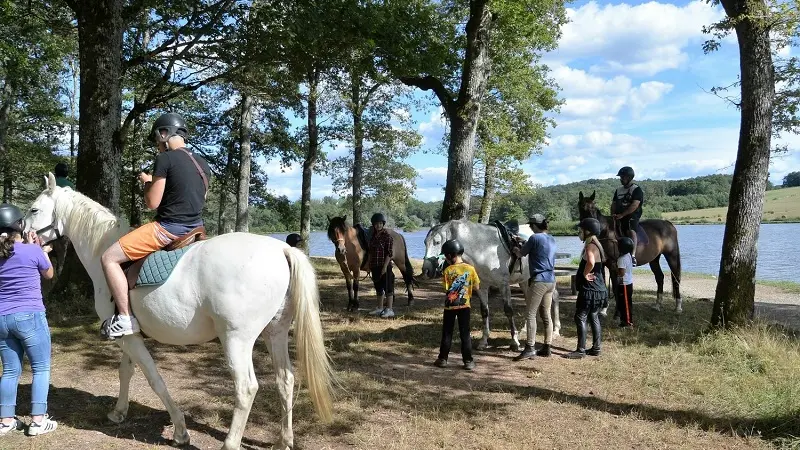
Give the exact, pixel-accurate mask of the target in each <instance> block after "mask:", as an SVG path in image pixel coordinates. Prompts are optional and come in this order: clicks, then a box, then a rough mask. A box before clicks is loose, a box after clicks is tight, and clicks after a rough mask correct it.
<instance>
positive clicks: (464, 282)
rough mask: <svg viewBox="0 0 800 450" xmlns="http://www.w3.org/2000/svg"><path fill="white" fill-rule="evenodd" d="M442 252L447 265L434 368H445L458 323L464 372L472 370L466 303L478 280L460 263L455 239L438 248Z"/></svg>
mask: <svg viewBox="0 0 800 450" xmlns="http://www.w3.org/2000/svg"><path fill="white" fill-rule="evenodd" d="M442 253H443V254H444V257H445V259H446V260H447V262H448V263H450V265H449V266H447V267H446V268H445V269H444V271H443V272H442V276H443V281H444V290H445V294H446V295H445V301H444V320H443V324H442V344H441V347H440V348H439V358H438V359H437V360H436V362H435V363H434V365H435V366H436V367H445V366H447V356H448V355H449V354H450V345H451V344H452V342H453V326H454V325H455V322H456V321H458V331H459V335H460V336H461V359H462V361H463V362H464V369H465V370H472V369H474V368H475V361H473V360H472V339H471V338H470V335H469V315H470V305H469V301H470V299H471V298H472V293H473V292H474V291H477V290H478V289H480V279H478V273H477V272H476V271H475V268H474V267H472V266H471V265H469V264H467V263H465V262H464V260H463V259H462V258H461V255H463V254H464V246H463V245H461V242H459V241H458V240H457V239H451V240H449V241H447V242H445V243H444V244H443V245H442Z"/></svg>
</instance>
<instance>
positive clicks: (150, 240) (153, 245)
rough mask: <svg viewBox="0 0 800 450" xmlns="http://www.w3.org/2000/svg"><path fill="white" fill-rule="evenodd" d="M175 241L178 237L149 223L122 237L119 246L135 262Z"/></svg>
mask: <svg viewBox="0 0 800 450" xmlns="http://www.w3.org/2000/svg"><path fill="white" fill-rule="evenodd" d="M175 239H178V236H175V235H173V234H172V233H169V232H168V231H167V230H165V229H164V227H162V226H161V224H159V223H158V222H150V223H146V224H144V225H142V226H140V227H139V228H137V229H135V230H133V231H131V232H130V233H128V234H126V235H125V236H122V237H121V238H120V239H119V245H120V247H122V251H123V252H124V253H125V256H127V257H128V259H130V260H131V261H136V260H137V259H142V258H144V257H145V256H147V255H149V254H150V253H153V252H156V251H158V250H161V249H162V248H164V247H166V246H167V245H169V244H170V243H171V242H172V241H174V240H175Z"/></svg>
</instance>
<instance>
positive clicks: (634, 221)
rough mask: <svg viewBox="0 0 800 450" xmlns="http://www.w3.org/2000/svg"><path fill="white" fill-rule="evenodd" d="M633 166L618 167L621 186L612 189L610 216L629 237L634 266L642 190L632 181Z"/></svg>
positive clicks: (642, 196) (623, 233)
mask: <svg viewBox="0 0 800 450" xmlns="http://www.w3.org/2000/svg"><path fill="white" fill-rule="evenodd" d="M634 175H635V174H634V172H633V168H631V167H628V166H625V167H623V168H621V169H619V172H617V176H618V177H619V181H620V183H622V186H620V187H618V188H617V190H616V191H614V198H613V199H612V201H611V217H613V218H614V220H617V221H619V225H620V231H621V233H622V235H623V236H627V237H629V238H631V240H632V241H633V248H634V251H633V252H631V258H632V260H633V265H634V266H636V245H637V242H638V241H637V239H636V229H637V228H639V219H640V218H641V217H642V204H643V203H644V191H642V188H641V187H639V186H638V185H637V184H636V183H634V182H633V177H634Z"/></svg>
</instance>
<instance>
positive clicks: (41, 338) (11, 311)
mask: <svg viewBox="0 0 800 450" xmlns="http://www.w3.org/2000/svg"><path fill="white" fill-rule="evenodd" d="M23 217H24V216H23V214H22V211H20V209H19V208H17V207H16V206H14V205H9V204H7V203H3V204H0V359H2V361H3V375H2V377H0V435H3V434H7V433H9V432H11V431H16V430H22V429H24V424H23V423H22V421H21V420H19V419H18V418H17V417H16V414H15V413H16V407H17V385H18V384H19V376H20V374H21V373H22V356H23V355H28V360H30V363H31V370H32V371H33V382H32V384H31V419H32V421H31V424H30V426H29V427H28V435H29V436H36V435H39V434H44V433H49V432H51V431H54V430H55V429H56V426H57V423H56V422H55V421H53V420H51V419H50V418H49V417H48V415H47V394H48V392H49V390H50V327H49V326H48V324H47V317H46V316H45V310H44V303H43V302H42V284H41V280H40V277H44V278H47V279H50V278H53V266H52V265H50V260H49V259H48V258H47V256H46V255H45V252H44V250H43V249H42V246H41V242H40V241H39V238H38V237H37V236H36V233H32V232H31V233H29V235H28V236H27V241H28V242H29V243H24V242H23V238H22V229H23Z"/></svg>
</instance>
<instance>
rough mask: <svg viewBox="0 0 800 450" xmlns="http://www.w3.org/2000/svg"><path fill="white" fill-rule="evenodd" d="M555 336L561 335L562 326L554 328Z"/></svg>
mask: <svg viewBox="0 0 800 450" xmlns="http://www.w3.org/2000/svg"><path fill="white" fill-rule="evenodd" d="M553 336H554V337H559V336H561V329H560V328H553Z"/></svg>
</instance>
